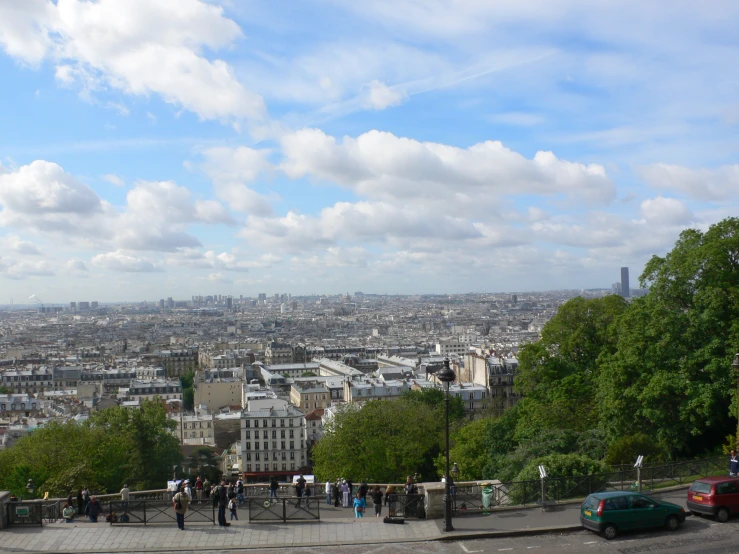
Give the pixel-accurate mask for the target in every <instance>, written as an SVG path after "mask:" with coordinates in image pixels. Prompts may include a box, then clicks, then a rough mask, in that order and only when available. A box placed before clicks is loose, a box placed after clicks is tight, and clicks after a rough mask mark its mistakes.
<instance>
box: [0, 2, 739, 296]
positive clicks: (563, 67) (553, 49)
mask: <svg viewBox="0 0 739 554" xmlns="http://www.w3.org/2000/svg"><path fill="white" fill-rule="evenodd" d="M738 20H739V3H737V2H736V1H734V0H706V1H705V2H694V1H683V0H673V1H672V2H660V1H656V0H652V1H650V0H647V1H644V0H639V1H636V0H599V1H598V2H593V1H592V0H541V1H540V0H515V1H514V0H506V1H501V0H365V1H363V2H356V1H353V0H301V1H297V0H285V1H284V2H273V1H261V0H223V1H203V0H97V1H92V0H56V1H53V2H52V1H49V0H23V1H14V0H0V83H2V86H0V304H5V303H9V302H10V299H11V298H13V299H14V301H15V303H16V304H18V303H26V302H27V299H28V298H29V297H30V296H31V295H36V296H37V297H38V298H40V299H42V300H43V301H45V302H46V303H52V302H59V303H61V302H69V301H84V300H98V301H101V302H106V301H138V300H152V299H154V300H156V299H159V298H162V297H169V296H171V297H173V298H175V299H187V298H189V297H190V296H192V295H200V294H202V295H208V294H234V295H240V294H243V295H244V296H253V295H256V294H257V293H259V292H266V293H267V294H274V293H277V292H280V293H288V292H289V293H292V294H294V295H299V294H314V293H315V294H331V293H339V292H353V291H357V290H362V291H364V292H365V293H380V294H382V293H387V294H414V293H464V292H525V291H534V290H553V289H580V288H608V287H610V285H611V283H613V282H616V281H618V280H619V279H620V267H622V266H628V267H630V268H631V282H632V286H637V280H638V279H637V278H638V275H639V274H640V273H641V271H642V269H643V267H644V264H645V263H646V262H647V261H648V260H649V259H650V258H651V256H652V255H664V254H665V253H667V252H668V251H669V250H670V249H671V248H672V247H673V245H674V244H675V241H676V240H677V238H678V237H679V234H680V232H681V231H683V230H684V229H687V228H696V229H701V230H706V229H708V227H709V226H710V225H711V224H713V223H716V222H718V221H720V220H721V219H724V218H726V217H730V216H733V215H734V214H735V213H736V206H737V198H739V195H738V194H737V193H738V192H739V155H738V154H737V153H738V152H739V133H738V131H739V95H737V91H738V90H739V71H737V70H736V68H737V67H739V35H737V33H736V28H735V24H736V21H738Z"/></svg>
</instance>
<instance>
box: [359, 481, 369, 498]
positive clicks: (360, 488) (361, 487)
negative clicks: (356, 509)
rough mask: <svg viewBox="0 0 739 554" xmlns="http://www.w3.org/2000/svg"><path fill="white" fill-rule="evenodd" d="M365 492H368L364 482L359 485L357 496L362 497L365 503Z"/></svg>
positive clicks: (367, 486)
mask: <svg viewBox="0 0 739 554" xmlns="http://www.w3.org/2000/svg"><path fill="white" fill-rule="evenodd" d="M367 491H369V485H367V483H366V482H365V481H362V484H361V485H359V494H361V495H362V498H364V501H365V502H367Z"/></svg>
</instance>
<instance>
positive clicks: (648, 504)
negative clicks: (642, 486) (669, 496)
mask: <svg viewBox="0 0 739 554" xmlns="http://www.w3.org/2000/svg"><path fill="white" fill-rule="evenodd" d="M622 498H623V497H621V498H612V499H610V500H621V499H622ZM630 499H631V507H632V508H633V509H638V508H652V507H654V506H655V504H654V502H652V501H651V500H649V499H648V498H644V497H643V496H632V497H630ZM625 500H626V499H624V501H625ZM606 509H611V508H608V501H606ZM612 509H615V510H625V509H626V506H623V507H619V508H612Z"/></svg>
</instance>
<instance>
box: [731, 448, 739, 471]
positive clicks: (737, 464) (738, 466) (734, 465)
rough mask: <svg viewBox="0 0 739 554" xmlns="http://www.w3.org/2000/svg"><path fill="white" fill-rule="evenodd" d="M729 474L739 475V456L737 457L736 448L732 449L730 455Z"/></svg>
mask: <svg viewBox="0 0 739 554" xmlns="http://www.w3.org/2000/svg"><path fill="white" fill-rule="evenodd" d="M729 475H730V476H731V477H736V476H737V475H739V458H737V457H736V452H735V451H734V450H732V451H731V456H729Z"/></svg>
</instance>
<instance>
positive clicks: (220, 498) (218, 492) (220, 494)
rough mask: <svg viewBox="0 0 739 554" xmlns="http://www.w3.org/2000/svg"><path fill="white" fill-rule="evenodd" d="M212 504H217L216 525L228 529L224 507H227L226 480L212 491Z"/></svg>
mask: <svg viewBox="0 0 739 554" xmlns="http://www.w3.org/2000/svg"><path fill="white" fill-rule="evenodd" d="M213 498H214V502H217V503H218V525H220V526H221V527H228V526H229V525H231V524H230V523H229V522H228V521H226V506H227V505H228V486H227V485H226V480H225V479H222V480H221V484H220V485H218V486H217V487H216V489H215V490H214V491H213Z"/></svg>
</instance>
